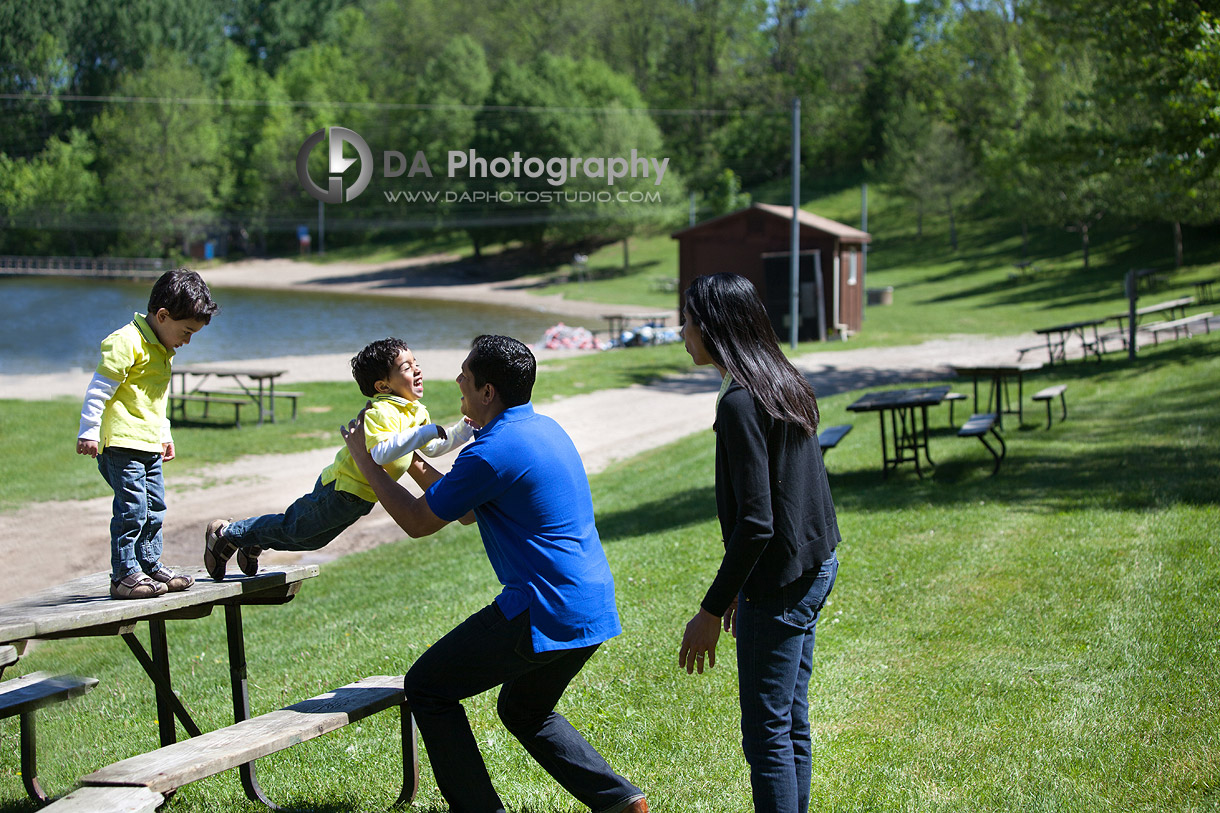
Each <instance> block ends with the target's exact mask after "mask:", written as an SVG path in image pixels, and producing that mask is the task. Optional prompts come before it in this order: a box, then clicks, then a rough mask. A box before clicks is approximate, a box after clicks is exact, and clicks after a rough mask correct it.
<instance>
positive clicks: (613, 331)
mask: <svg viewBox="0 0 1220 813" xmlns="http://www.w3.org/2000/svg"><path fill="white" fill-rule="evenodd" d="M602 318H603V319H605V320H606V324H607V325H609V328H608V329H609V331H610V338H611V340H614V339H617V338H618V337H619V336H621V335H623V331H624V330H626V329H627V325H628V324H630V323H631V322H640V323H642V324H646V325H652V326H653V327H665V325H666V323H667V322H669V314H665V313H605V314H602Z"/></svg>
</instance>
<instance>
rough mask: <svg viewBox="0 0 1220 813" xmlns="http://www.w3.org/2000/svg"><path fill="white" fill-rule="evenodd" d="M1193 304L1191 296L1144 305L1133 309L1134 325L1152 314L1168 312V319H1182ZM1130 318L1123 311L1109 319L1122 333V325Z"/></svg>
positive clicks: (1193, 299)
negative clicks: (1115, 322) (1116, 324)
mask: <svg viewBox="0 0 1220 813" xmlns="http://www.w3.org/2000/svg"><path fill="white" fill-rule="evenodd" d="M1193 304H1195V298H1194V297H1193V296H1183V297H1179V298H1178V299H1170V300H1168V301H1166V302H1158V303H1156V304H1155V305H1145V306H1144V307H1142V308H1136V309H1135V324H1136V325H1137V326H1138V325H1139V323H1140V318H1141V317H1143V316H1149V315H1151V314H1154V313H1165V312H1168V313H1169V318H1170V319H1175V318H1176V319H1181V318H1184V317H1185V316H1186V308H1187V307H1188V306H1190V305H1193ZM1130 317H1131V313H1130V311H1124V312H1123V313H1116V314H1114V315H1113V316H1111V317H1110V319H1113V320H1115V321H1117V322H1118V329H1119V331H1122V330H1123V325H1124V323H1125V322H1126V320H1127V319H1129V318H1130Z"/></svg>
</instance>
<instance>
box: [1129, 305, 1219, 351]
mask: <svg viewBox="0 0 1220 813" xmlns="http://www.w3.org/2000/svg"><path fill="white" fill-rule="evenodd" d="M1211 318H1212V312H1211V311H1207V312H1206V313H1196V314H1195V315H1193V316H1183V317H1182V318H1181V319H1172V320H1170V321H1168V322H1153V323H1152V324H1149V325H1140V327H1139V329H1140V330H1146V331H1148V332H1149V333H1151V334H1152V339H1153V343H1154V344H1160V341H1161V340H1160V335H1161V334H1162V333H1165V332H1167V331H1170V330H1172V331H1173V337H1174V338H1175V339H1176V338H1178V331H1179V330H1181V331H1185V333H1186V338H1188V339H1189V338H1191V337H1192V336H1193V334H1192V333H1191V332H1190V327H1191V325H1193V324H1195V323H1196V322H1202V323H1203V326H1204V327H1205V328H1206V329H1207V330H1206V332H1207V333H1211V332H1212V326H1211Z"/></svg>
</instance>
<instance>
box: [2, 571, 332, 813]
mask: <svg viewBox="0 0 1220 813" xmlns="http://www.w3.org/2000/svg"><path fill="white" fill-rule="evenodd" d="M184 572H189V573H190V574H191V575H193V576H194V577H195V579H196V581H195V584H194V586H192V587H191V588H190V589H189V590H185V591H183V592H180V593H166V594H165V595H162V596H158V597H156V598H150V599H138V600H129V601H122V600H115V599H112V598H110V593H109V588H110V574H109V573H95V574H93V575H91V576H82V577H81V578H78V579H73V580H71V581H67V582H64V583H62V584H58V585H55V586H54V587H50V588H47V589H46V590H43V591H41V592H38V593H34V594H33V595H30V596H26V597H25V598H20V599H17V600H16V601H12V602H8V603H6V604H3V605H0V648H2V647H3V646H4V645H6V644H7V645H16V646H15V648H16V649H17V650H20V649H22V648H23V647H24V645H25V642H26V641H29V640H32V639H40V640H58V639H65V638H84V637H92V636H100V635H118V636H120V637H122V639H123V641H124V642H125V643H126V644H127V646H128V648H129V649H130V650H131V653H132V655H134V656H135V658H136V660H137V661H138V662H139V664H140V666H141V667H142V668H143V669H144V672H145V674H147V675H148V678H149V680H150V681H151V682H152V684H153V687H154V690H155V693H156V699H157V725H158V733H159V735H160V741H161V745H162V746H166V745H170V744H172V743H174V742H175V741H176V740H177V729H176V727H175V719H176V720H177V721H178V722H180V723H181V724H182V727H183V728H184V729H185V730H186V731H187V733H188V734H189V735H190V736H192V737H196V736H199V735H200V733H201V730H200V728H199V726H198V725H197V724H196V723H195V721H194V719H193V718H192V717H191V714H190V712H189V711H188V710H187V708H186V705H185V704H184V703H183V701H182V700H181V699H180V698H179V696H178V695H177V694H176V693H175V691H174V688H173V685H172V682H171V680H170V670H169V642H168V636H167V634H166V627H165V622H166V621H171V620H172V621H177V620H188V619H195V618H203V617H205V616H208V615H210V614H211V612H212V610H214V609H215V608H216V607H218V606H221V607H224V611H225V633H226V636H227V639H228V651H229V678H230V685H231V688H232V698H233V716H234V720H235V722H241V721H243V720H247V719H249V718H250V700H249V694H248V684H247V676H246V645H245V635H244V632H243V628H242V612H241V611H242V607H243V606H248V605H270V606H274V605H279V604H286V603H287V602H289V601H291V600H292V598H293V597H294V596H295V595H296V593H297V591H298V590H299V589H300V587H301V583H302V581H303V580H305V579H310V578H313V577H314V576H317V575H318V566H317V565H285V566H283V567H279V568H277V569H273V570H265V571H262V572H260V573H259V574H258V575H256V576H237V577H232V576H230V577H229V578H227V579H225V580H224V581H222V582H216V581H212V579H211V578H210V577H209V576H208V575H207V573H206V572H204V570H203V568H198V569H195V570H187V571H184ZM141 622H148V637H149V643H150V648H151V649H152V652H151V653H149V652H148V651H147V650H145V648H144V645H143V644H142V643H141V642H140V640H139V638H137V637H136V635H135V629H136V626H137V625H138V624H140V623H141ZM41 656H42V651H41V650H40V657H41ZM22 747H23V748H25V747H26V744H25V743H24V742H23V743H22ZM29 748H30V749H31V756H32V750H33V748H34V744H33V743H30V744H29ZM106 761H109V760H108V759H107V760H106ZM241 781H242V787H243V788H244V789H245V792H246V796H247V797H249V798H250V799H251V800H252V801H258V802H262V803H263V804H266V805H268V806H269V807H272V808H274V807H275V806H274V805H273V804H272V803H271V802H270V801H268V800H267V798H266V796H265V795H264V794H263V792H262V789H261V788H260V787H259V786H258V780H257V777H256V776H255V771H254V763H253V762H249V763H246V764H245V765H243V766H241Z"/></svg>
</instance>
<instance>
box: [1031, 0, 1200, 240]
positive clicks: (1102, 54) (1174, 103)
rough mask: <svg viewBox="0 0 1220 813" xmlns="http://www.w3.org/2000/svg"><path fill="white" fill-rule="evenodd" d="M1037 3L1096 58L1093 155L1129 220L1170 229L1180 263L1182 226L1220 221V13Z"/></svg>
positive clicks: (1065, 0) (1148, 3)
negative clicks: (1219, 193)
mask: <svg viewBox="0 0 1220 813" xmlns="http://www.w3.org/2000/svg"><path fill="white" fill-rule="evenodd" d="M1044 3H1045V6H1046V12H1047V13H1046V17H1047V21H1048V23H1047V24H1048V25H1050V26H1052V27H1053V28H1054V29H1055V30H1056V32H1058V34H1059V36H1061V37H1065V38H1066V37H1075V38H1077V39H1079V40H1081V41H1084V42H1087V43H1089V44H1091V45H1092V46H1093V49H1094V52H1095V53H1096V55H1097V60H1098V81H1097V84H1096V87H1095V89H1094V93H1093V96H1092V101H1093V104H1094V105H1095V107H1096V110H1097V116H1096V119H1095V122H1094V124H1093V127H1092V128H1091V129H1090V132H1089V133H1088V141H1089V143H1090V147H1091V151H1092V152H1093V153H1095V154H1098V155H1100V156H1102V157H1103V158H1104V159H1105V160H1106V161H1107V163H1108V164H1109V167H1110V169H1111V171H1112V172H1113V176H1114V177H1115V178H1116V179H1120V180H1121V186H1120V187H1119V188H1120V189H1121V190H1122V195H1121V205H1122V208H1123V209H1124V210H1125V211H1126V212H1127V213H1128V214H1130V215H1132V216H1136V217H1141V218H1147V219H1163V220H1168V221H1169V222H1171V223H1172V224H1173V231H1174V234H1175V246H1174V254H1175V262H1177V261H1180V257H1181V251H1182V247H1181V244H1180V234H1181V228H1180V223H1181V222H1182V221H1183V220H1186V222H1195V223H1200V224H1206V223H1212V222H1216V221H1220V200H1218V199H1217V197H1216V195H1215V193H1214V189H1215V184H1216V174H1217V172H1218V171H1220V82H1217V81H1216V77H1217V76H1220V14H1218V13H1217V11H1216V9H1215V8H1214V6H1213V5H1209V4H1207V3H1199V2H1192V0H1141V1H1140V2H1138V3H1089V2H1084V0H1044ZM1167 204H1168V207H1167Z"/></svg>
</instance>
